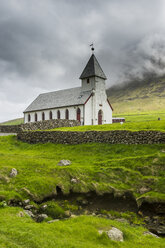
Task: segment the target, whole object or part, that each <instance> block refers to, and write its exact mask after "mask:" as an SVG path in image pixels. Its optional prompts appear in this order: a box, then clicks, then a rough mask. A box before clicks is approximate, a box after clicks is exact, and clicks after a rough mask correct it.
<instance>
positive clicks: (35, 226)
mask: <svg viewBox="0 0 165 248" xmlns="http://www.w3.org/2000/svg"><path fill="white" fill-rule="evenodd" d="M20 211H22V210H21V209H19V208H8V207H7V208H4V209H0V247H2V248H41V247H42V248H47V247H50V248H54V247H56V248H86V247H89V248H104V247H105V248H106V247H110V248H113V247H114V248H116V247H119V248H120V247H122V248H124V247H126V248H129V247H130V248H131V247H134V248H139V247H144V248H150V247H154V248H164V244H165V241H164V239H163V238H155V237H152V236H144V235H143V233H144V232H145V231H146V229H145V228H143V227H141V226H130V225H129V224H127V223H120V222H117V221H112V220H108V219H103V218H98V217H92V216H80V217H78V218H72V219H69V220H63V221H58V222H55V223H51V224H48V223H45V222H43V223H35V222H34V221H33V220H32V219H31V218H30V217H28V216H26V215H25V216H24V217H19V216H18V213H19V212H20ZM112 226H114V227H116V228H119V229H120V230H121V231H123V234H124V242H115V241H111V240H110V239H108V237H107V236H106V234H105V233H103V234H101V235H100V234H99V233H98V230H104V231H106V230H109V229H111V227H112Z"/></svg>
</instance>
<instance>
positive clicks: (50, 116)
mask: <svg viewBox="0 0 165 248" xmlns="http://www.w3.org/2000/svg"><path fill="white" fill-rule="evenodd" d="M49 119H50V120H52V119H53V114H52V111H50V112H49Z"/></svg>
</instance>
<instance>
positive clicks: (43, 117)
mask: <svg viewBox="0 0 165 248" xmlns="http://www.w3.org/2000/svg"><path fill="white" fill-rule="evenodd" d="M42 120H43V121H44V120H45V113H44V112H42Z"/></svg>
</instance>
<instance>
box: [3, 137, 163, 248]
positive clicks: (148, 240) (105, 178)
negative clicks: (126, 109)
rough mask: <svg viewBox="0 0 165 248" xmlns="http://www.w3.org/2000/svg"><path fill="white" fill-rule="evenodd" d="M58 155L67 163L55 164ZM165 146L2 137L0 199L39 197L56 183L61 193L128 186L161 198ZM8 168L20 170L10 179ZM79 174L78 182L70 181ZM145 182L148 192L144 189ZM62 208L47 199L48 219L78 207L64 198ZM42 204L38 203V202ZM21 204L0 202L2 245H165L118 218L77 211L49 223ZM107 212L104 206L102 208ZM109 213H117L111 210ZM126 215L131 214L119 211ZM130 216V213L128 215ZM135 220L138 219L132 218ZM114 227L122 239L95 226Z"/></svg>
mask: <svg viewBox="0 0 165 248" xmlns="http://www.w3.org/2000/svg"><path fill="white" fill-rule="evenodd" d="M61 159H69V160H70V161H71V162H72V163H71V165H70V166H66V167H61V166H58V162H59V161H60V160H61ZM164 164H165V145H109V144H81V145H60V144H49V143H48V144H35V145H30V144H26V143H23V142H20V141H17V140H16V137H15V136H8V137H0V201H3V200H5V201H7V202H8V201H9V200H10V199H19V200H24V199H27V198H30V199H32V201H33V204H35V203H34V200H35V201H42V200H43V199H44V198H45V197H47V196H50V195H52V194H56V186H59V187H60V188H61V189H62V191H63V193H69V191H70V190H72V191H73V192H89V191H96V192H97V193H99V194H102V193H105V192H113V193H114V194H118V193H122V192H125V191H131V192H132V194H133V195H134V196H135V198H136V199H139V198H140V197H146V199H148V201H165V194H164V192H165V178H164V175H165V173H164ZM12 168H16V169H17V170H18V175H17V176H16V177H14V178H10V177H9V174H10V171H11V169H12ZM72 178H77V179H78V183H76V184H74V183H72V182H71V179H72ZM142 187H146V188H148V189H149V192H147V193H144V194H143V193H142V192H140V189H141V188H142ZM63 204H64V209H62V208H61V207H60V206H59V205H58V202H57V203H55V202H54V203H53V202H47V205H48V208H47V212H46V213H47V214H48V215H49V216H51V217H52V218H57V217H58V218H59V217H60V216H61V217H65V213H64V210H67V209H69V210H73V212H74V211H76V210H77V206H76V205H74V204H71V203H70V202H69V201H64V202H63ZM40 206H42V204H41V205H40ZM20 211H22V208H18V207H8V206H6V207H5V206H3V204H0V247H2V248H11V247H12V248H17V247H18V248H19V247H21V248H22V247H28V248H39V247H43V248H45V247H50V248H54V247H60V248H63V247H66V248H70V247H72V248H73V247H75V248H79V247H83V248H84V247H89V248H92V247H98V248H103V247H132V245H133V247H135V248H136V247H144V248H149V247H151V246H153V247H160V248H161V247H162V248H163V247H164V245H165V241H164V239H163V238H159V239H158V238H154V237H151V236H144V235H143V232H144V231H146V229H145V228H144V227H142V226H139V225H135V224H133V225H130V224H129V223H121V222H118V221H116V220H110V219H105V218H99V217H96V216H80V217H77V218H69V219H67V220H60V221H57V222H54V223H51V224H48V223H47V222H42V223H36V222H35V221H34V220H32V219H31V218H30V217H28V216H27V215H26V214H24V215H23V217H20V215H19V212H20ZM102 213H103V214H104V213H105V210H102ZM110 213H111V215H116V214H117V213H112V212H110ZM127 215H128V219H129V218H130V214H127V213H123V214H119V215H118V214H117V216H118V217H126V216H127ZM131 218H132V217H131ZM134 222H135V223H138V221H137V220H135V221H134ZM111 226H115V227H117V228H119V229H120V230H122V231H123V233H124V242H123V243H117V242H114V241H111V240H109V239H108V238H107V236H106V235H105V233H103V234H102V235H100V234H99V233H98V230H108V229H110V227H111Z"/></svg>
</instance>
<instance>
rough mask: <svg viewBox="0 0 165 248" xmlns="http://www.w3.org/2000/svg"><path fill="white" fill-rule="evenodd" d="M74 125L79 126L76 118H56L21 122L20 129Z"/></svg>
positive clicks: (45, 128)
mask: <svg viewBox="0 0 165 248" xmlns="http://www.w3.org/2000/svg"><path fill="white" fill-rule="evenodd" d="M74 126H80V122H79V121H76V120H66V119H56V120H46V121H37V122H29V123H25V124H22V130H24V131H30V130H33V131H34V130H48V129H54V128H58V127H74Z"/></svg>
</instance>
